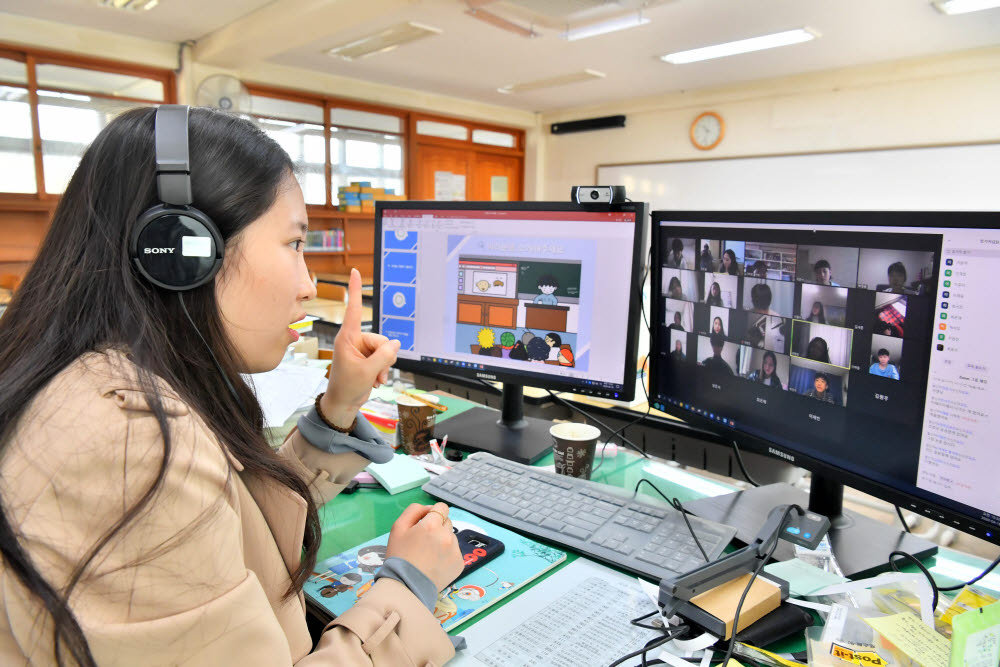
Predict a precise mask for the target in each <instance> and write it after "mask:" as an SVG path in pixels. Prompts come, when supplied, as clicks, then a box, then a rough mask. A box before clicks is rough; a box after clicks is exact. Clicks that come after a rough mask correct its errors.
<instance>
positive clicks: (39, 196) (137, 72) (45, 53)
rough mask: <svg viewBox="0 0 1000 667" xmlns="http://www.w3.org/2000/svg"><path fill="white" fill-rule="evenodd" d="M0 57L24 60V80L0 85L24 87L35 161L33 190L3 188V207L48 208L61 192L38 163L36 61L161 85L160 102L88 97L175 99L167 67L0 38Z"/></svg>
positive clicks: (172, 101)
mask: <svg viewBox="0 0 1000 667" xmlns="http://www.w3.org/2000/svg"><path fill="white" fill-rule="evenodd" d="M0 58H6V59H8V60H13V61H16V62H22V63H24V64H25V68H26V70H27V82H26V83H22V82H14V81H6V80H0V85H2V86H9V87H12V88H26V89H27V92H28V110H29V112H30V114H31V153H32V159H33V161H34V165H35V192H33V193H30V192H3V191H2V190H0V206H3V207H4V208H7V206H6V205H5V202H6V204H9V205H14V204H24V205H27V206H28V208H29V210H39V209H48V208H52V207H53V206H54V204H55V202H57V201H59V199H60V197H61V196H62V193H51V192H47V191H46V190H45V174H44V167H43V164H42V136H41V126H40V123H39V120H38V105H39V102H38V97H39V96H38V89H39V87H38V77H37V71H36V69H35V68H36V67H37V66H38V65H60V66H63V67H72V68H75V69H87V70H93V71H97V72H108V73H111V74H124V75H126V76H136V77H141V78H144V79H152V80H154V81H159V82H160V83H161V84H162V85H163V100H162V101H160V102H156V101H154V100H148V99H141V98H136V97H128V96H124V95H108V94H107V93H99V92H90V91H86V94H87V95H88V96H90V97H96V98H100V99H108V100H115V101H122V102H135V103H136V104H143V105H154V104H175V103H176V101H177V75H176V73H175V72H174V71H173V70H171V69H164V68H160V67H151V66H148V65H139V64H135V63H128V62H122V61H119V60H111V59H107V58H97V57H93V56H83V55H77V54H72V53H66V52H62V51H52V50H49V49H38V48H34V47H26V46H19V45H15V44H9V43H6V42H0ZM42 89H43V90H51V91H52V92H56V93H69V94H77V95H78V94H81V93H82V91H80V90H70V89H66V88H57V87H51V86H44V87H43V88H42ZM0 187H2V186H0ZM30 202H39V203H41V204H42V205H40V206H39V205H35V206H31V205H30ZM19 208H20V207H19Z"/></svg>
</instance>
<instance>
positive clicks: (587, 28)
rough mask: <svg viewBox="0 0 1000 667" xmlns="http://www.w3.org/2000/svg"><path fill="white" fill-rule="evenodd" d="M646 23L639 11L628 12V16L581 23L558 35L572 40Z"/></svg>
mask: <svg viewBox="0 0 1000 667" xmlns="http://www.w3.org/2000/svg"><path fill="white" fill-rule="evenodd" d="M647 23H649V19H647V18H644V17H643V15H642V14H641V13H639V14H634V15H633V14H629V15H628V16H619V17H618V18H616V19H611V20H610V21H601V22H600V23H591V24H590V25H583V26H580V27H579V28H570V29H569V30H567V31H566V32H564V33H563V34H562V35H560V36H561V37H562V38H563V39H566V40H568V41H570V42H573V41H575V40H578V39H586V38H588V37H596V36H597V35H605V34H607V33H609V32H617V31H619V30H628V29H629V28H638V27H639V26H641V25H646V24H647Z"/></svg>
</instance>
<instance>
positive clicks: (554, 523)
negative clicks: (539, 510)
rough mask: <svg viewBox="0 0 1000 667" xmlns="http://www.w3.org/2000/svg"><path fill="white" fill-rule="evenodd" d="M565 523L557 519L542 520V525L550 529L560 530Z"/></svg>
mask: <svg viewBox="0 0 1000 667" xmlns="http://www.w3.org/2000/svg"><path fill="white" fill-rule="evenodd" d="M565 525H566V524H565V523H563V522H562V521H559V520H558V519H545V520H544V521H542V527H543V528H549V529H551V530H559V531H561V530H562V529H563V527H564V526H565Z"/></svg>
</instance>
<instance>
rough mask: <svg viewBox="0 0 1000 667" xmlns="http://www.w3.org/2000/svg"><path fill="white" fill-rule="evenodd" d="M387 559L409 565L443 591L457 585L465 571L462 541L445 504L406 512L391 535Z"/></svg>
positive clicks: (417, 506)
mask: <svg viewBox="0 0 1000 667" xmlns="http://www.w3.org/2000/svg"><path fill="white" fill-rule="evenodd" d="M385 556H386V558H390V557H392V556H395V557H397V558H402V559H404V560H406V561H408V562H409V563H410V565H412V566H414V567H415V568H417V569H418V570H420V571H421V572H423V573H424V574H425V575H426V576H427V578H428V579H430V580H431V581H432V582H433V583H434V586H435V587H437V589H438V590H439V591H441V590H444V587H445V586H447V585H448V584H450V583H451V582H453V581H455V579H457V578H458V576H459V575H460V574H462V568H464V567H465V561H464V560H463V559H462V551H461V549H459V548H458V539H457V538H456V537H455V532H454V531H453V530H452V527H451V519H449V518H448V506H447V505H445V504H444V503H437V504H434V505H420V504H417V503H414V504H412V505H410V506H409V507H407V508H406V509H405V510H403V513H402V514H400V515H399V518H398V519H396V522H395V523H393V524H392V529H391V530H390V531H389V545H388V547H386V550H385Z"/></svg>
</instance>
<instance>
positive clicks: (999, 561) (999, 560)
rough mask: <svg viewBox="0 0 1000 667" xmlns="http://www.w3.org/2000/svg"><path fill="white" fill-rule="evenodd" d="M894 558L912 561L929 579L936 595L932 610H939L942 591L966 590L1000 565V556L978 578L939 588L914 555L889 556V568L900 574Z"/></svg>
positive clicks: (898, 554) (899, 553)
mask: <svg viewBox="0 0 1000 667" xmlns="http://www.w3.org/2000/svg"><path fill="white" fill-rule="evenodd" d="M893 556H901V557H903V558H905V559H906V560H908V561H910V562H911V563H913V564H914V565H916V566H917V568H918V569H919V570H920V571H921V572H922V573H923V575H924V576H925V577H927V581H928V583H930V585H931V592H932V593H933V594H934V598H933V605H932V606H931V609H937V603H938V597H939V595H938V593H939V592H940V591H958V590H961V589H963V588H965V587H966V586H971V585H972V584H974V583H976V582H977V581H979V580H980V579H982V578H983V577H985V576H986V575H987V574H989V573H990V572H992V571H993V568H995V567H996V566H997V564H1000V556H997V557H996V558H994V559H993V562H992V563H990V564H989V565H987V566H986V569H985V570H983V571H982V572H980V573H979V574H978V575H977V576H975V577H973V578H972V579H970V580H969V581H964V582H962V583H960V584H955V585H954V586H939V585H938V583H937V582H936V581H934V577H933V576H932V575H931V573H930V570H928V569H927V568H926V567H924V564H923V563H921V562H920V561H919V560H917V558H916V557H915V556H914V555H913V554H909V553H906V552H905V551H893V552H892V553H890V554H889V566H890V567H891V568H892V569H893V570H894V571H896V572H899V568H898V567H897V565H896V563H897V562H898V561H895V560H893Z"/></svg>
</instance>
